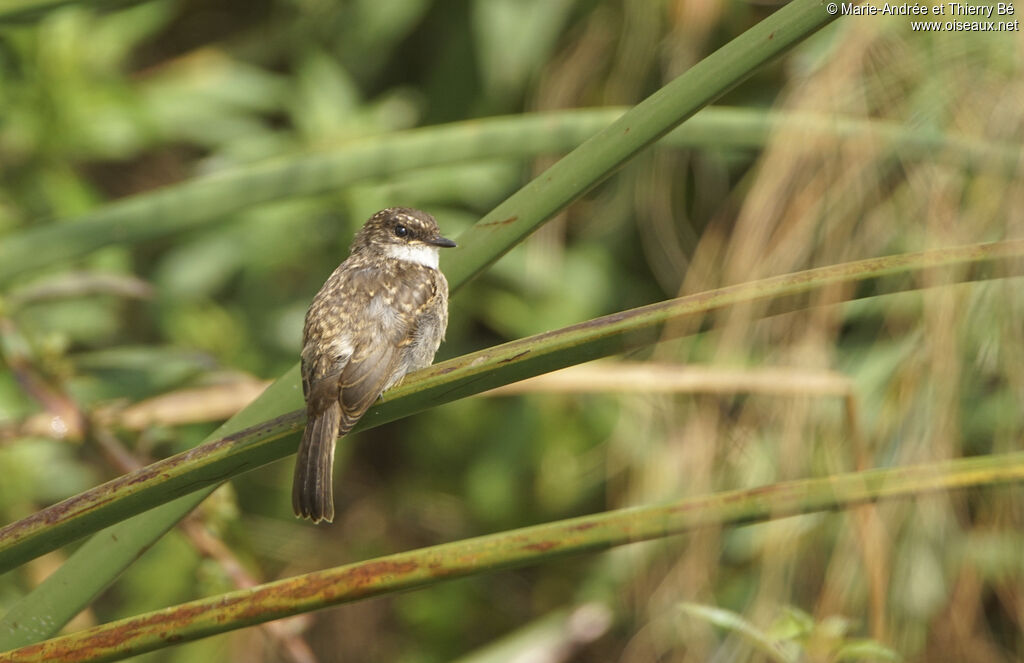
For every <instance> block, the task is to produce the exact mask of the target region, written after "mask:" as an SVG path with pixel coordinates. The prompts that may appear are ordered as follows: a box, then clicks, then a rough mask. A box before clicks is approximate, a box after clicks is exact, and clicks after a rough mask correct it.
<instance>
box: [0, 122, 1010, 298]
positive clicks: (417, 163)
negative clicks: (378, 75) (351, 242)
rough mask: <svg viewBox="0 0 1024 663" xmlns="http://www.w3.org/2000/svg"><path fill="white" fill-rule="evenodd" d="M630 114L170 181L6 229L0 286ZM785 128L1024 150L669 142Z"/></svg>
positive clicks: (685, 131)
mask: <svg viewBox="0 0 1024 663" xmlns="http://www.w3.org/2000/svg"><path fill="white" fill-rule="evenodd" d="M625 112H626V109H624V108H600V109H583V110H567V111H551V112H545V113H533V114H525V115H517V116H510V117H492V118H484V119H479V120H470V121H465V122H456V123H452V124H447V125H441V126H433V127H423V128H420V129H412V130H409V131H401V132H395V133H393V134H388V135H385V136H375V137H373V138H368V139H365V140H361V141H356V142H353V143H350V144H347V145H345V146H343V147H340V148H337V149H335V150H331V151H324V152H313V153H307V154H301V155H294V156H289V157H281V158H278V159H274V160H273V161H269V162H261V163H257V164H253V165H249V166H244V167H239V168H237V169H235V170H231V171H225V172H222V173H218V174H216V175H211V176H208V177H202V178H197V179H193V180H189V181H187V182H183V183H181V184H175V185H170V186H166V187H163V188H161V189H158V190H156V191H151V192H147V193H142V194H138V195H135V196H131V197H128V198H124V199H122V200H118V201H115V202H112V203H108V204H107V205H104V206H103V207H101V208H99V209H97V210H95V211H93V212H89V213H87V214H83V215H81V216H78V217H75V218H71V219H64V220H61V221H59V222H56V223H52V224H48V225H45V226H42V227H38V228H33V229H30V230H24V231H21V232H19V233H16V234H12V235H10V236H8V237H6V238H5V240H4V242H3V244H0V284H2V283H5V282H8V281H10V280H11V279H13V278H15V277H17V276H19V275H21V274H23V273H26V272H30V271H32V270H33V269H39V268H42V267H46V266H49V265H56V264H59V263H61V262H62V261H67V260H71V259H75V258H79V257H81V256H84V255H87V254H88V253H89V252H91V251H95V250H96V249H99V248H102V247H104V246H108V245H109V244H111V243H118V244H122V245H123V244H132V243H137V242H142V241H146V240H153V239H157V238H160V237H168V236H170V235H173V234H175V233H180V232H184V231H186V230H189V229H191V228H195V227H197V226H201V225H203V224H207V223H213V222H216V221H218V220H226V219H229V218H231V214H233V213H236V212H239V211H241V210H244V209H247V208H249V207H252V206H254V205H258V204H261V203H266V202H271V201H275V200H281V199H285V198H289V197H295V196H307V195H317V194H324V193H330V192H332V191H337V190H338V189H339V188H343V187H345V186H348V185H350V184H353V183H355V182H359V181H364V180H367V179H374V178H387V177H393V176H395V175H396V174H400V173H403V172H409V171H412V170H418V169H423V168H431V167H437V166H443V165H447V164H453V163H462V162H467V161H473V160H481V159H493V158H528V157H534V156H538V155H542V154H553V153H561V152H565V151H567V150H570V149H573V148H575V147H578V146H579V145H580V143H582V142H584V141H585V140H587V139H588V138H590V137H591V136H593V135H594V134H595V133H597V132H599V131H601V130H603V129H607V128H608V126H609V125H610V124H612V123H613V122H615V121H616V120H618V119H620V118H621V117H622V116H623V114H624V113H625ZM779 131H783V132H787V131H799V132H800V134H801V136H804V137H806V136H809V135H816V136H831V137H834V138H838V139H841V140H847V141H859V142H862V143H864V144H868V145H872V144H881V145H885V146H887V147H888V149H890V150H892V151H893V153H895V154H899V155H900V158H901V159H907V158H914V157H925V156H927V157H929V158H941V159H949V160H951V161H954V162H956V163H958V164H961V165H968V166H970V167H972V168H979V169H984V170H994V169H998V170H1002V171H1008V172H1014V171H1015V170H1016V169H1017V167H1018V164H1019V161H1020V160H1021V158H1022V156H1021V149H1020V147H1018V146H1009V145H998V144H993V143H988V142H984V141H979V140H974V139H967V138H962V137H957V136H950V135H948V134H943V133H940V132H928V131H920V130H915V129H910V128H907V127H904V126H900V125H895V124H892V123H887V122H880V121H864V120H853V119H848V118H841V117H825V116H821V115H808V114H789V113H776V112H769V111H764V110H756V109H743V108H705V109H703V110H701V111H700V112H699V113H697V114H696V115H695V116H694V117H693V118H691V119H690V120H689V121H688V122H686V123H685V124H683V125H682V126H679V127H677V128H676V129H674V130H672V131H671V132H670V133H669V134H668V135H667V136H665V138H664V139H663V140H662V144H664V145H666V146H671V147H687V148H704V149H728V148H736V149H759V148H762V147H764V146H765V145H766V144H767V143H768V142H769V140H770V139H771V136H772V134H773V133H774V132H779ZM527 232H528V229H527Z"/></svg>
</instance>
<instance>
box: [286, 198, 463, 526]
mask: <svg viewBox="0 0 1024 663" xmlns="http://www.w3.org/2000/svg"><path fill="white" fill-rule="evenodd" d="M451 246H455V242H453V241H451V240H450V239H446V238H445V237H442V236H441V233H440V230H439V229H438V227H437V221H435V220H434V217H432V216H430V215H429V214H427V213H426V212H421V211H420V210H415V209H410V208H408V207H390V208H388V209H385V210H381V211H380V212H377V213H376V214H374V215H373V216H372V217H370V219H369V220H368V221H367V222H366V224H365V225H364V226H363V228H362V230H360V231H359V232H358V233H357V234H356V236H355V239H354V240H353V241H352V249H351V252H350V255H349V257H348V258H347V259H346V260H345V261H344V262H343V263H341V265H339V266H338V268H337V269H335V270H334V273H333V274H331V276H330V278H328V279H327V282H326V283H324V285H323V287H322V288H320V292H318V293H317V294H316V297H314V298H313V303H312V304H310V306H309V311H308V312H307V313H306V326H305V330H304V331H303V342H302V392H303V394H304V395H305V397H306V416H307V421H306V430H305V432H304V433H303V434H302V442H301V443H300V444H299V453H298V457H297V459H296V463H295V479H294V481H293V483H292V507H293V508H294V509H295V514H296V515H297V516H299V517H300V518H309V519H310V520H312V521H313V522H314V523H318V522H320V521H324V520H326V521H327V522H331V521H332V520H334V493H333V489H332V483H333V481H332V474H333V469H334V445H335V442H336V441H337V439H338V437H340V436H342V435H344V434H346V433H348V432H349V431H350V430H352V427H353V426H355V425H356V422H357V421H359V419H360V417H362V416H363V414H364V413H365V412H366V410H367V409H368V408H369V407H370V405H372V404H373V402H374V401H375V400H377V397H378V396H380V395H381V393H382V392H384V391H385V390H387V389H389V388H390V387H393V386H394V385H396V384H398V383H399V382H400V381H401V380H402V378H404V377H405V375H406V374H407V373H409V372H410V371H415V370H417V369H420V368H424V367H426V366H429V365H430V362H432V361H433V360H434V353H436V352H437V348H438V346H439V345H440V344H441V340H442V339H443V338H444V331H445V327H447V326H448V281H447V279H445V277H444V274H442V273H441V271H440V270H439V269H438V257H439V256H438V254H439V249H440V248H441V247H451Z"/></svg>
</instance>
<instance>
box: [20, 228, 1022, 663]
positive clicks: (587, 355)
mask: <svg viewBox="0 0 1024 663" xmlns="http://www.w3.org/2000/svg"><path fill="white" fill-rule="evenodd" d="M1022 273H1024V240H1016V241H1006V242H996V243H990V244H975V245H969V246H964V247H956V248H950V249H938V250H933V251H924V252H921V253H915V254H905V255H898V256H888V257H885V258H872V259H869V260H860V261H856V262H850V263H843V264H840V265H833V266H829V267H822V268H818V269H813V270H808V271H804V272H796V273H794V274H784V275H781V276H776V277H771V278H768V279H763V280H760V281H753V282H751V283H741V284H737V285H733V286H727V287H725V288H720V289H718V290H711V291H707V292H702V293H698V294H695V295H689V296H686V297H679V298H677V299H671V300H667V301H664V302H659V303H657V304H650V305H648V306H642V307H640V308H636V309H631V310H628V311H622V312H619V313H614V314H612V315H608V316H604V317H601V318H597V319H594V320H589V321H587V322H582V323H579V324H576V325H572V326H570V327H565V328H563V329H559V330H556V331H551V332H545V333H543V334H538V335H536V336H530V337H528V338H524V339H520V340H517V341H512V342H510V343H505V344H503V345H500V346H496V347H493V348H488V349H485V350H481V351H478V352H474V353H470V354H468V355H463V356H462V357H457V358H455V359H451V360H448V361H445V362H442V363H440V364H435V365H433V366H430V367H428V368H426V369H424V370H422V371H418V372H417V373H415V374H413V375H410V376H409V378H408V380H407V381H405V382H403V383H402V384H401V385H400V386H398V387H396V388H395V389H392V390H390V391H388V392H387V393H386V394H384V395H383V396H382V398H381V399H380V400H379V401H378V402H377V403H375V404H374V405H373V406H372V407H371V408H370V410H369V411H368V412H367V413H366V415H365V416H364V417H363V419H362V420H361V421H360V422H359V424H358V425H357V427H356V429H355V430H357V431H358V430H363V429H366V428H370V427H373V426H379V425H381V424H383V423H387V422H389V421H393V420H395V419H399V418H401V417H405V416H408V415H410V414H413V413H415V412H419V411H422V410H426V409H429V408H432V407H436V406H438V405H442V404H444V403H448V402H451V401H453V400H457V399H459V398H464V397H467V396H471V395H473V394H477V393H480V392H482V391H485V390H487V389H492V388H494V387H498V386H501V385H504V384H509V383H511V382H516V381H518V380H522V379H524V378H527V377H532V376H534V375H539V374H541V373H547V372H550V371H553V370H557V369H559V368H564V367H566V366H570V365H574V364H578V363H581V362H584V361H590V360H592V359H596V358H599V357H604V356H608V355H612V354H617V353H620V352H623V351H626V350H629V349H632V348H636V347H640V346H643V345H649V344H651V343H653V342H656V341H658V340H661V339H664V338H667V337H670V336H678V335H680V334H681V333H683V330H685V333H693V331H694V329H693V325H680V324H678V323H684V322H686V321H687V320H688V319H693V318H701V317H703V316H706V315H707V314H708V313H711V312H713V311H717V310H720V309H722V308H725V307H728V306H735V305H737V304H749V303H754V302H760V303H761V304H762V305H763V307H762V310H761V311H760V313H759V314H755V315H762V316H770V315H775V314H778V313H782V312H788V311H792V310H796V309H798V308H802V307H805V306H807V305H808V303H809V301H810V300H811V298H812V296H813V295H814V294H815V293H820V292H823V291H824V290H826V289H829V288H833V287H835V286H836V285H837V284H842V285H855V284H858V283H861V284H867V285H869V287H866V288H861V290H862V292H864V293H865V294H864V296H872V297H873V296H878V295H879V294H883V293H893V292H899V291H902V290H908V289H913V288H914V287H917V286H915V284H920V283H931V284H934V283H951V282H956V281H962V280H967V279H976V278H990V277H993V276H1009V275H1020V274H1022ZM890 277H900V278H890ZM296 371H297V369H296V368H293V369H292V371H290V372H289V373H288V374H286V375H285V376H283V377H282V378H281V379H279V380H278V381H277V382H275V383H274V385H272V386H271V387H270V388H269V389H268V391H267V392H265V393H264V394H263V395H261V396H260V399H259V400H258V401H257V402H256V403H255V405H256V406H258V407H256V408H255V409H253V407H252V406H250V408H247V409H246V410H245V411H246V412H249V411H250V410H252V411H254V412H259V411H260V408H261V407H262V408H265V409H270V408H279V407H282V406H283V407H292V408H296V409H294V410H293V411H291V412H288V413H287V414H285V415H282V416H280V417H277V418H275V419H272V420H270V421H261V422H258V423H255V424H253V425H251V426H249V427H247V428H245V429H242V430H240V431H237V432H232V433H230V434H228V435H222V436H221V437H219V438H215V439H213V440H211V441H208V442H206V443H203V444H202V445H200V446H198V447H196V448H194V449H191V450H189V451H186V452H184V453H181V454H177V455H175V456H172V457H170V458H166V459H164V460H162V461H159V462H156V463H153V464H152V465H149V466H147V467H144V468H142V469H140V470H137V471H135V472H132V473H129V474H126V475H124V476H122V477H118V478H117V479H114V480H112V481H110V482H108V483H106V484H103V485H101V486H98V487H96V488H94V489H91V490H89V491H86V492H84V493H82V494H80V495H77V496H75V497H72V498H69V499H67V500H65V501H63V502H60V503H58V504H55V505H53V506H52V507H48V508H46V509H43V510H42V511H39V512H37V513H35V514H33V515H32V516H29V517H28V518H25V519H23V520H20V521H18V522H16V523H13V524H11V525H8V526H6V527H4V528H3V529H0V570H8V569H11V568H14V567H15V566H17V565H18V564H21V563H23V562H25V561H27V560H28V559H31V558H32V557H34V556H37V555H40V554H43V553H45V552H48V551H49V550H53V549H54V548H56V547H58V546H60V545H63V544H65V543H68V542H70V541H71V540H73V539H75V538H78V537H80V536H83V535H85V534H87V533H91V532H94V531H96V530H98V529H99V528H100V527H104V526H106V525H109V524H111V523H113V522H116V521H118V520H121V519H123V518H126V517H129V516H132V515H134V514H137V513H139V512H140V511H144V510H145V509H149V508H152V507H153V506H156V505H158V504H161V503H164V502H167V501H169V500H171V499H175V498H177V497H180V496H182V495H184V494H186V493H189V492H192V491H195V490H197V489H200V488H204V487H208V486H213V485H217V484H219V483H221V482H222V481H224V480H225V479H227V478H229V477H231V476H234V475H236V474H240V473H242V472H245V471H248V470H250V469H253V468H255V467H258V466H260V465H264V464H266V463H269V462H272V461H274V460H278V459H280V458H283V457H285V456H287V455H289V454H291V453H293V452H294V450H295V443H296V442H295V439H294V438H288V437H286V436H287V435H288V434H289V433H293V432H295V431H298V430H299V429H300V428H301V427H302V425H303V422H304V416H305V415H304V412H303V411H302V410H301V409H298V408H301V406H302V400H301V396H300V395H299V394H298V392H297V389H295V388H292V389H289V388H288V387H287V385H288V383H289V381H290V380H292V379H295V378H296V376H295V375H293V374H294V373H296ZM232 421H234V420H232ZM3 624H4V621H3V620H0V626H2V625H3ZM0 631H2V629H0ZM0 644H2V639H0Z"/></svg>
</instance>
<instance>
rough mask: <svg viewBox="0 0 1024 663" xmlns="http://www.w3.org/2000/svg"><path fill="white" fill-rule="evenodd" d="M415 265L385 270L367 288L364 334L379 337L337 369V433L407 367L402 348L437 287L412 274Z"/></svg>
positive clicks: (355, 419)
mask: <svg viewBox="0 0 1024 663" xmlns="http://www.w3.org/2000/svg"><path fill="white" fill-rule="evenodd" d="M418 269H422V268H418ZM415 270H416V268H408V267H404V266H400V267H397V268H396V269H394V270H389V273H388V274H387V278H384V279H380V280H378V281H377V282H376V286H375V287H373V288H372V289H371V288H367V289H366V291H369V292H372V296H370V297H369V298H368V300H367V303H366V306H365V311H364V316H363V324H365V325H368V326H372V328H373V329H372V334H368V336H371V335H372V336H373V337H375V338H377V339H379V340H378V342H376V343H373V344H366V345H364V344H359V345H357V346H356V347H355V348H354V350H353V353H352V357H351V358H350V359H349V361H348V363H347V364H346V365H345V368H344V369H343V370H342V372H341V376H340V380H339V381H338V390H339V392H340V397H341V398H340V400H341V428H340V430H339V435H344V434H345V433H347V432H348V431H350V430H351V429H352V427H353V426H355V425H356V422H358V421H359V419H360V418H361V417H362V416H363V415H364V414H365V413H366V411H367V410H368V409H369V407H370V406H371V405H373V402H374V401H376V400H377V398H378V397H379V396H380V395H381V392H383V391H384V390H385V389H387V388H389V387H391V386H392V385H394V384H396V383H397V382H398V381H399V380H401V378H402V377H404V374H405V371H406V370H408V367H407V366H404V365H403V354H404V351H405V349H406V347H407V346H408V345H409V344H410V343H412V342H413V340H414V338H415V334H416V321H417V319H418V318H419V316H420V314H421V312H422V309H423V307H424V305H426V304H427V302H428V301H429V300H430V299H431V298H432V297H433V296H434V291H435V284H434V280H433V279H430V278H415V277H416V276H418V275H417V274H416V273H415Z"/></svg>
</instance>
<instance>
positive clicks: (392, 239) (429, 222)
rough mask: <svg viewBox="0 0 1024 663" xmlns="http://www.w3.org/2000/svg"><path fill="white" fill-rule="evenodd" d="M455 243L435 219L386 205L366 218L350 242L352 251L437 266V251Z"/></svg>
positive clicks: (415, 210) (408, 209)
mask: <svg viewBox="0 0 1024 663" xmlns="http://www.w3.org/2000/svg"><path fill="white" fill-rule="evenodd" d="M452 246H455V242H453V241H452V240H450V239H448V238H447V237H443V236H442V235H441V230H440V229H439V228H438V227H437V221H436V220H435V219H434V217H432V216H430V215H429V214H427V213H426V212H423V211H421V210H418V209H413V208H411V207H389V208H387V209H383V210H381V211H379V212H377V213H376V214H374V215H373V216H371V217H370V218H369V220H368V221H367V222H366V223H365V224H364V225H363V227H362V229H361V230H360V231H359V232H358V233H356V237H355V239H354V240H353V241H352V253H353V254H356V253H360V252H371V253H374V254H379V255H381V256H385V257H389V258H395V259H398V260H407V261H409V262H415V263H419V264H422V265H426V266H427V267H433V268H434V269H437V262H438V250H439V249H442V248H447V247H452Z"/></svg>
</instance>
